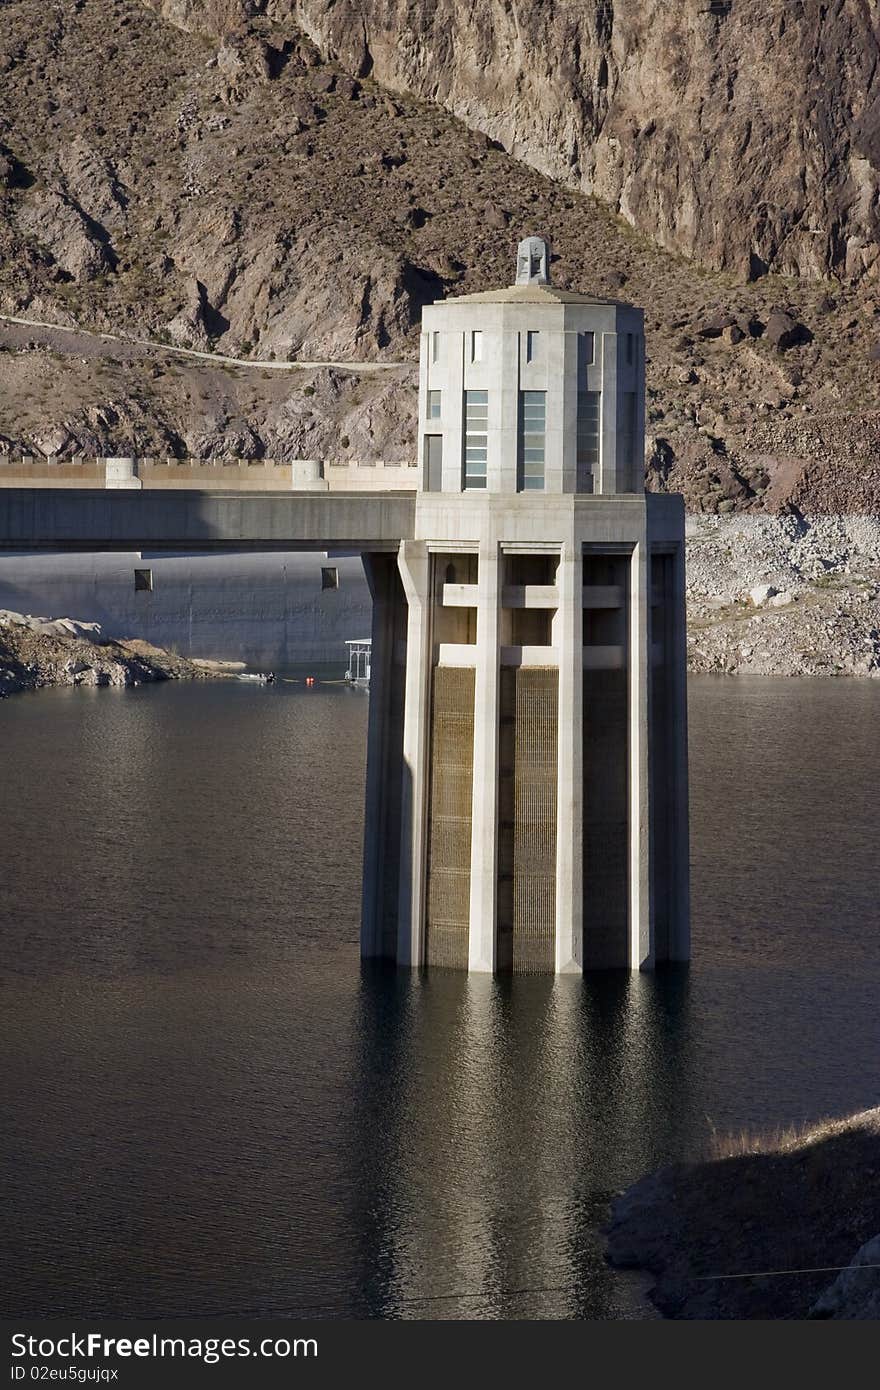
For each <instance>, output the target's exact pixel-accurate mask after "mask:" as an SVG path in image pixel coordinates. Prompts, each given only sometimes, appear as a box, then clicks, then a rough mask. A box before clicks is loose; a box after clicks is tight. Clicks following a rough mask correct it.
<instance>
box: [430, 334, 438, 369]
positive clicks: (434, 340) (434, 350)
mask: <svg viewBox="0 0 880 1390" xmlns="http://www.w3.org/2000/svg"><path fill="white" fill-rule="evenodd" d="M431 361H432V362H439V361H440V334H439V333H432V334H431Z"/></svg>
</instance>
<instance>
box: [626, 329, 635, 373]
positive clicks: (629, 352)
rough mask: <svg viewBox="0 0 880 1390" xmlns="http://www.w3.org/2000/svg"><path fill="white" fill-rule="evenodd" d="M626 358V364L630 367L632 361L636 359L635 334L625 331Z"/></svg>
mask: <svg viewBox="0 0 880 1390" xmlns="http://www.w3.org/2000/svg"><path fill="white" fill-rule="evenodd" d="M626 360H627V365H628V366H630V367H631V366H632V364H633V363H634V362H635V360H636V335H635V333H627V335H626Z"/></svg>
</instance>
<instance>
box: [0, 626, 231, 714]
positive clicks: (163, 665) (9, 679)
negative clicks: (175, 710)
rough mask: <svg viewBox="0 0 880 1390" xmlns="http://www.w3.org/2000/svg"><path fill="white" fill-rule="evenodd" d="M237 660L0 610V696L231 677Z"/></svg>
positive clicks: (97, 628) (0, 697)
mask: <svg viewBox="0 0 880 1390" xmlns="http://www.w3.org/2000/svg"><path fill="white" fill-rule="evenodd" d="M242 669H243V663H241V662H224V661H195V660H190V659H189V658H187V657H183V656H179V655H178V654H177V653H176V652H169V651H165V650H164V649H162V648H161V647H154V646H152V645H151V644H150V643H149V642H142V641H138V640H136V639H125V640H108V639H105V638H103V637H102V636H101V629H100V626H99V625H98V624H97V623H80V622H76V621H75V620H73V619H71V618H55V619H52V618H34V617H31V616H30V615H28V614H23V613H12V612H10V611H8V610H0V699H3V697H4V696H6V695H13V694H16V693H18V692H20V691H23V690H40V689H42V688H43V687H45V686H135V685H143V684H145V683H146V682H148V681H165V680H205V679H214V678H217V677H223V676H232V675H235V674H236V673H237V672H238V671H240V670H242Z"/></svg>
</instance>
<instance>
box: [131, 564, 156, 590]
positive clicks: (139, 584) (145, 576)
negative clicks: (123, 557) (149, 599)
mask: <svg viewBox="0 0 880 1390" xmlns="http://www.w3.org/2000/svg"><path fill="white" fill-rule="evenodd" d="M134 591H135V593H136V594H151V593H152V592H153V571H152V570H135V572H134Z"/></svg>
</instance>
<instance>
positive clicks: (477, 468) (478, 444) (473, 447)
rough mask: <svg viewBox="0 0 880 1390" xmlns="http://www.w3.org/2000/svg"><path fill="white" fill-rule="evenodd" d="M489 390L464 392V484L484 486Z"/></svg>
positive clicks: (487, 439) (487, 440) (487, 442)
mask: <svg viewBox="0 0 880 1390" xmlns="http://www.w3.org/2000/svg"><path fill="white" fill-rule="evenodd" d="M488 445H489V392H488V391H465V393H464V486H465V488H484V487H485V486H486V473H487V460H488V457H489V449H488Z"/></svg>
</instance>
